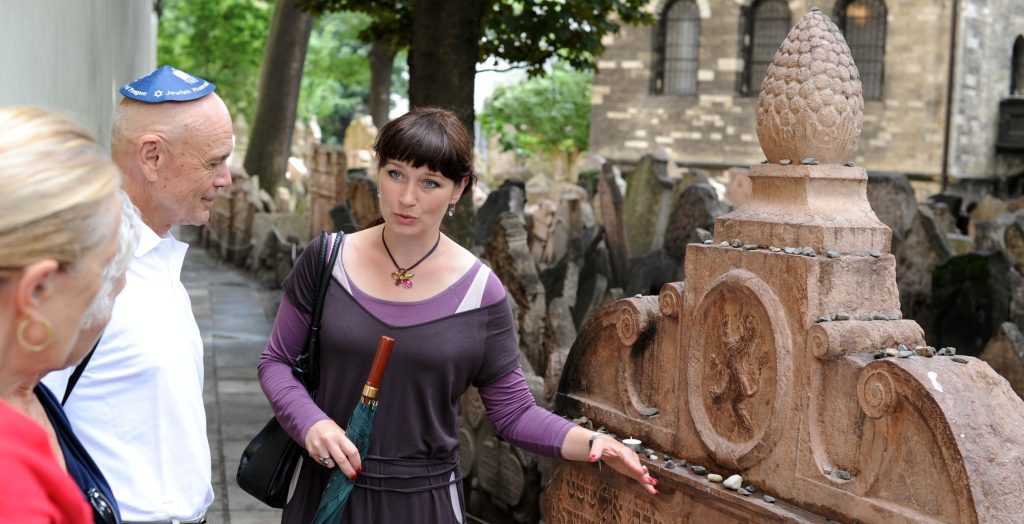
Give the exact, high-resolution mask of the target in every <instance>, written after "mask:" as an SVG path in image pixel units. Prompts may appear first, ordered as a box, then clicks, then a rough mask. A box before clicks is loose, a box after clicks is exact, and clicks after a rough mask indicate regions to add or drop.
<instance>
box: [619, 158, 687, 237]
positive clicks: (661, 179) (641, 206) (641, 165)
mask: <svg viewBox="0 0 1024 524" xmlns="http://www.w3.org/2000/svg"><path fill="white" fill-rule="evenodd" d="M667 164H668V160H666V159H665V158H661V157H655V156H652V155H644V156H643V157H641V158H640V161H639V162H637V165H636V166H635V167H634V168H633V171H632V172H631V173H630V175H629V177H628V179H627V181H628V182H629V187H628V189H626V195H625V207H624V214H625V220H626V224H628V226H627V227H628V230H629V251H630V253H631V254H633V255H634V256H643V255H646V254H647V253H650V252H652V251H656V250H658V249H660V248H661V245H662V243H663V242H664V240H665V228H666V226H667V225H668V216H669V212H670V211H671V207H672V193H673V188H674V187H675V183H674V181H673V180H672V179H670V178H669V177H668V165H667Z"/></svg>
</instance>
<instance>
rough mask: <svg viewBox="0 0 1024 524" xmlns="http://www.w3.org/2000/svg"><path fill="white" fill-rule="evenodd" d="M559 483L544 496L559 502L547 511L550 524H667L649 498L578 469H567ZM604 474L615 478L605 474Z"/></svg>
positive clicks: (610, 473) (670, 519)
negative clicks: (616, 486) (628, 523)
mask: <svg viewBox="0 0 1024 524" xmlns="http://www.w3.org/2000/svg"><path fill="white" fill-rule="evenodd" d="M564 473H565V475H564V476H562V477H561V478H560V481H559V482H557V483H554V484H552V485H551V486H550V487H549V488H548V490H547V492H546V493H545V497H546V498H549V499H550V500H557V501H559V503H558V505H557V510H556V511H550V512H548V518H547V519H546V521H547V522H550V523H552V524H568V523H573V524H583V523H604V522H634V523H643V524H668V523H669V522H676V520H675V519H672V518H667V516H666V515H662V514H661V513H660V512H659V511H658V509H657V508H656V507H655V506H654V504H652V503H651V499H650V498H649V497H648V496H645V495H643V494H640V493H639V491H637V492H636V493H630V492H627V491H624V490H620V489H616V488H615V487H614V486H612V485H609V484H608V483H605V482H601V479H600V478H598V477H597V476H595V475H593V474H592V472H587V471H585V470H582V469H578V468H575V467H573V468H566V469H565V470H564ZM606 474H607V475H616V473H614V472H612V471H610V470H609V471H607V472H606Z"/></svg>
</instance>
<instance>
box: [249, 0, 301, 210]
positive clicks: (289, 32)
mask: <svg viewBox="0 0 1024 524" xmlns="http://www.w3.org/2000/svg"><path fill="white" fill-rule="evenodd" d="M312 29H313V17H312V16H310V15H309V13H306V12H305V11H302V10H301V9H299V8H298V6H296V5H295V0H279V1H278V2H276V4H275V6H274V17H273V19H272V20H271V22H270V31H269V34H268V35H267V43H266V48H265V49H264V52H263V65H262V67H261V68H260V92H259V96H258V97H257V99H256V111H255V112H254V114H253V124H252V133H251V134H250V136H249V149H248V151H246V154H245V162H244V165H245V170H246V171H248V172H249V174H251V175H259V177H260V189H264V190H266V191H267V192H268V193H270V194H271V195H273V194H274V190H275V188H276V187H277V186H278V185H279V184H280V183H281V181H282V180H283V178H284V173H285V170H286V169H287V167H288V153H289V150H290V149H291V141H292V130H293V129H295V111H296V108H297V106H298V103H299V88H300V84H301V82H302V67H303V65H304V63H305V61H306V48H307V47H309V34H310V32H311V31H312Z"/></svg>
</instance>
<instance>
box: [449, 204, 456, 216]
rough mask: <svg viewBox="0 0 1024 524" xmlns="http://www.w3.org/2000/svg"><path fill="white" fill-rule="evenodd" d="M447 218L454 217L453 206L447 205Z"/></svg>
mask: <svg viewBox="0 0 1024 524" xmlns="http://www.w3.org/2000/svg"><path fill="white" fill-rule="evenodd" d="M448 216H450V217H453V216H455V204H448Z"/></svg>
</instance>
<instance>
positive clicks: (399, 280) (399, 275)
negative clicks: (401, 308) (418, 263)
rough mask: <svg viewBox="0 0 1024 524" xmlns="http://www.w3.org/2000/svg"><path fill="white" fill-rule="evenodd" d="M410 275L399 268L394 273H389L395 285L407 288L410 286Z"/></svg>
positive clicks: (411, 275)
mask: <svg viewBox="0 0 1024 524" xmlns="http://www.w3.org/2000/svg"><path fill="white" fill-rule="evenodd" d="M412 277H413V274H412V273H410V272H408V271H406V270H404V269H400V270H398V271H395V272H394V273H391V278H393V279H395V285H396V286H402V287H404V288H405V289H409V288H411V287H412V280H411V279H412Z"/></svg>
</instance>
